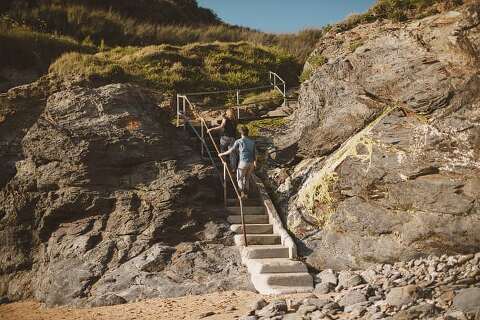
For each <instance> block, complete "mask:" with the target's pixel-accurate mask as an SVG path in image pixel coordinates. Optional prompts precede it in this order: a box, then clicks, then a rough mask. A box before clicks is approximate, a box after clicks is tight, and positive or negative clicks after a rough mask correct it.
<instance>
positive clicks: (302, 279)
mask: <svg viewBox="0 0 480 320" xmlns="http://www.w3.org/2000/svg"><path fill="white" fill-rule="evenodd" d="M251 280H252V283H254V285H255V289H257V291H258V292H259V293H261V294H290V293H300V292H311V291H312V290H313V279H312V276H311V275H310V274H309V273H307V272H302V273H266V274H258V273H257V274H256V273H253V274H251Z"/></svg>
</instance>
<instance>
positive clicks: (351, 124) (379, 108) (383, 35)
mask: <svg viewBox="0 0 480 320" xmlns="http://www.w3.org/2000/svg"><path fill="white" fill-rule="evenodd" d="M478 48H480V6H479V5H478V4H472V5H468V6H463V7H460V8H459V9H458V10H457V11H451V12H444V13H441V14H438V15H434V16H431V17H427V18H424V19H422V20H416V21H412V22H407V23H393V22H389V21H383V22H380V21H377V22H375V23H372V24H366V25H361V26H358V27H356V28H354V29H352V30H350V31H348V32H344V33H338V34H335V33H329V34H327V36H326V38H325V39H323V40H322V42H321V43H320V44H319V47H318V48H317V49H316V50H315V52H314V53H313V54H312V56H311V57H310V59H309V63H307V65H306V66H305V68H306V70H307V71H309V72H311V73H312V76H311V78H310V80H308V81H306V82H305V83H304V84H303V85H302V88H301V93H300V105H299V108H298V109H297V110H296V112H295V113H294V115H293V117H292V120H291V125H290V130H289V131H288V134H285V135H282V137H279V138H278V139H277V145H278V146H279V148H280V149H283V151H284V152H278V153H277V154H276V156H277V161H280V160H284V161H286V162H287V163H289V164H290V167H289V168H287V169H280V168H275V169H272V170H271V171H270V172H269V175H270V177H271V178H272V184H273V185H274V188H275V189H276V194H277V195H278V199H279V204H280V206H281V207H282V208H283V212H284V214H285V218H286V221H287V224H288V227H289V230H290V231H291V232H292V233H293V234H294V235H295V236H296V237H297V238H298V239H299V240H300V244H299V249H302V250H301V251H300V253H302V254H303V255H305V256H306V259H307V262H308V263H309V264H310V265H311V266H313V267H315V268H318V269H323V268H325V267H330V268H335V269H343V268H348V267H351V268H359V267H364V266H367V265H369V264H370V263H373V262H381V263H385V262H390V263H392V262H395V261H399V260H408V259H412V258H415V257H418V256H422V255H426V254H443V253H447V254H458V253H469V252H475V251H478V249H479V248H480V233H479V232H478V230H480V180H479V177H480V152H479V150H480V93H479V91H478V88H479V87H480V68H479V66H480V64H479V62H480V52H479V49H478ZM295 153H296V154H297V158H292V157H289V156H290V155H291V154H295ZM284 157H286V159H283V158H284ZM279 159H280V160H279ZM288 161H290V162H288Z"/></svg>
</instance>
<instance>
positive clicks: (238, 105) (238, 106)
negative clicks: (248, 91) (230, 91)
mask: <svg viewBox="0 0 480 320" xmlns="http://www.w3.org/2000/svg"><path fill="white" fill-rule="evenodd" d="M239 119H240V91H239V90H237V120H239Z"/></svg>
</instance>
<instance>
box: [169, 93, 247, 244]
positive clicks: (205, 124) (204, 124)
mask: <svg viewBox="0 0 480 320" xmlns="http://www.w3.org/2000/svg"><path fill="white" fill-rule="evenodd" d="M179 98H182V99H184V101H186V102H187V104H188V106H189V107H190V109H191V110H192V113H193V115H194V116H195V117H197V118H198V119H200V123H201V125H202V126H204V127H205V128H206V129H207V133H208V136H209V137H210V140H211V142H212V144H213V147H214V148H215V151H216V152H217V155H219V154H220V149H219V148H218V146H217V143H216V142H215V139H213V136H212V134H211V133H210V132H209V131H208V126H207V122H206V121H205V119H204V118H203V117H202V116H200V114H199V113H198V112H197V110H196V107H195V105H194V104H192V103H191V102H190V100H188V98H187V96H179ZM219 158H220V161H221V162H222V164H223V175H224V183H223V197H224V201H225V207H227V183H226V176H227V175H228V177H229V179H230V182H231V183H232V186H233V189H234V190H235V194H236V195H237V198H238V201H239V204H240V217H241V222H242V229H243V240H244V242H245V247H248V243H247V230H246V228H245V217H244V215H243V199H242V196H241V195H240V192H239V191H238V188H237V186H236V184H235V181H234V179H233V177H232V173H231V172H230V170H229V169H228V165H227V163H226V162H225V160H224V159H223V158H222V157H220V156H219Z"/></svg>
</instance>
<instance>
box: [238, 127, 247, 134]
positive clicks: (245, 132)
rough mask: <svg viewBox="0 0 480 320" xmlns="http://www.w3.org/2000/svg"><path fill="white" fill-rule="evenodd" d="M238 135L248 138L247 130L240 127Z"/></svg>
mask: <svg viewBox="0 0 480 320" xmlns="http://www.w3.org/2000/svg"><path fill="white" fill-rule="evenodd" d="M238 130H239V131H240V133H241V134H242V135H244V136H248V128H247V127H245V126H241V127H240V129H238Z"/></svg>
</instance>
